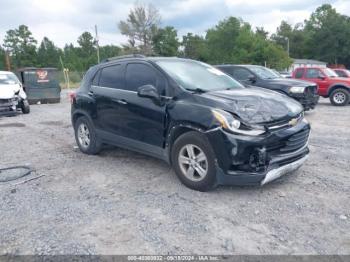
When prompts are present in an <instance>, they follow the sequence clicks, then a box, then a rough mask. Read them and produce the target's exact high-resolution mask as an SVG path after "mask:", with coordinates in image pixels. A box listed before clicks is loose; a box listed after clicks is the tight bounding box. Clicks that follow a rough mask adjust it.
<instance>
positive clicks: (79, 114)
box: [72, 110, 93, 128]
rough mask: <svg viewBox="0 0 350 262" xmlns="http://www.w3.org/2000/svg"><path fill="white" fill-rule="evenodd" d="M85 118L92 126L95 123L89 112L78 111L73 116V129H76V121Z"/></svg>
mask: <svg viewBox="0 0 350 262" xmlns="http://www.w3.org/2000/svg"><path fill="white" fill-rule="evenodd" d="M83 116H85V117H87V118H88V119H89V121H90V123H91V124H92V123H93V122H92V119H91V117H90V115H89V114H88V113H87V112H85V111H84V110H76V111H74V113H73V114H72V125H73V128H74V125H75V123H76V121H77V120H78V118H80V117H83Z"/></svg>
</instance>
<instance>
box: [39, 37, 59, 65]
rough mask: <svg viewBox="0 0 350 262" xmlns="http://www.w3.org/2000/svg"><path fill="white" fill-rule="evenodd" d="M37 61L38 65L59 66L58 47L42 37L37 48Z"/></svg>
mask: <svg viewBox="0 0 350 262" xmlns="http://www.w3.org/2000/svg"><path fill="white" fill-rule="evenodd" d="M37 53H38V60H37V61H38V63H37V66H39V67H60V62H59V57H60V49H59V48H58V47H56V46H55V44H54V43H53V42H52V41H51V40H50V39H48V38H47V37H44V38H43V40H42V41H41V44H40V46H39V48H38V52H37Z"/></svg>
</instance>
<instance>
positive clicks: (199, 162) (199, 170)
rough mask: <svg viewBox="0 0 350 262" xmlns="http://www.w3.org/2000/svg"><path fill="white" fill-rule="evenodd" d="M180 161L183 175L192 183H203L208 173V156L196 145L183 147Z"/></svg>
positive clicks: (179, 157)
mask: <svg viewBox="0 0 350 262" xmlns="http://www.w3.org/2000/svg"><path fill="white" fill-rule="evenodd" d="M178 161H179V165H180V169H181V171H182V173H183V174H184V175H185V176H186V177H187V178H188V179H189V180H191V181H194V182H198V181H201V180H203V179H204V178H205V177H206V175H207V173H208V159H207V156H206V155H205V153H204V151H203V150H202V149H201V148H199V147H198V146H196V145H192V144H188V145H185V146H183V147H182V148H181V150H180V152H179V156H178Z"/></svg>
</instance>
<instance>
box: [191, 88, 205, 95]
mask: <svg viewBox="0 0 350 262" xmlns="http://www.w3.org/2000/svg"><path fill="white" fill-rule="evenodd" d="M186 90H188V91H192V92H194V93H199V94H202V93H205V92H207V91H205V90H203V89H201V88H195V89H192V88H186Z"/></svg>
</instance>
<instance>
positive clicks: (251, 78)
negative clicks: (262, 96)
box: [248, 75, 256, 83]
mask: <svg viewBox="0 0 350 262" xmlns="http://www.w3.org/2000/svg"><path fill="white" fill-rule="evenodd" d="M248 80H249V82H252V83H255V82H256V77H255V76H253V75H250V76H249V77H248Z"/></svg>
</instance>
